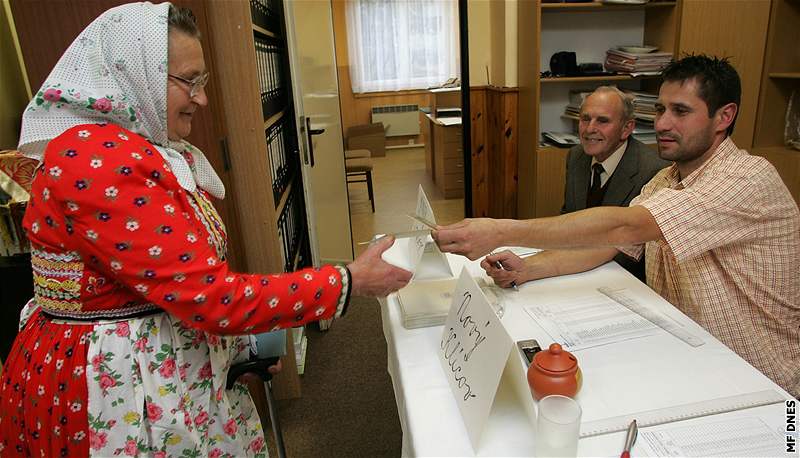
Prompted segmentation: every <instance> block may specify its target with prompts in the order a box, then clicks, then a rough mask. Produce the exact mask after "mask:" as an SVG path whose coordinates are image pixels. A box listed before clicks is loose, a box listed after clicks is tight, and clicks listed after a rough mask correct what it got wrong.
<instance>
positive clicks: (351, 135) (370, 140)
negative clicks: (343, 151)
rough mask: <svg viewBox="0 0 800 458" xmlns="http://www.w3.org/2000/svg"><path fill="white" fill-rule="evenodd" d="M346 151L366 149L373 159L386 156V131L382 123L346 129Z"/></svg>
mask: <svg viewBox="0 0 800 458" xmlns="http://www.w3.org/2000/svg"><path fill="white" fill-rule="evenodd" d="M347 149H348V150H354V149H368V150H369V151H370V153H372V156H373V157H376V156H378V157H382V156H386V131H385V130H384V128H383V123H380V122H378V123H375V124H363V125H359V126H352V127H349V128H348V129H347Z"/></svg>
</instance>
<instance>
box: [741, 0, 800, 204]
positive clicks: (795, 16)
mask: <svg viewBox="0 0 800 458" xmlns="http://www.w3.org/2000/svg"><path fill="white" fill-rule="evenodd" d="M798 24H800V0H772V4H771V11H770V19H769V30H768V34H767V43H766V54H765V56H764V67H763V72H762V75H761V90H760V91H759V97H758V109H757V113H756V119H755V128H754V136H753V149H752V151H751V152H752V153H754V154H758V155H760V156H763V157H765V158H766V159H767V160H769V161H770V162H771V163H772V164H773V165H774V166H775V168H776V169H778V173H780V175H781V178H783V181H784V183H786V187H787V188H789V191H790V192H791V193H792V196H794V200H795V201H796V202H798V205H800V151H797V150H796V149H793V148H790V147H788V146H786V145H784V138H783V132H784V126H785V122H786V121H785V119H786V109H787V107H788V105H789V98H790V97H791V95H792V92H798V93H800V45H798V43H800V27H798ZM795 100H797V99H795ZM736 128H737V130H738V129H739V126H738V122H737V126H736Z"/></svg>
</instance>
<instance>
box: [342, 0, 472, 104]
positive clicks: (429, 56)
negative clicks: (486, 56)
mask: <svg viewBox="0 0 800 458" xmlns="http://www.w3.org/2000/svg"><path fill="white" fill-rule="evenodd" d="M347 3H348V4H347V44H348V49H349V51H350V58H349V60H350V80H351V82H352V85H353V92H355V93H359V92H378V91H398V90H403V89H426V88H429V87H433V86H440V85H441V84H442V83H444V82H446V81H447V80H448V79H450V78H455V77H458V76H459V74H460V71H459V64H458V62H459V59H458V53H459V51H458V4H457V2H456V0H426V1H420V0H349V1H348V2H347Z"/></svg>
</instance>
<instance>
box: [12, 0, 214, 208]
mask: <svg viewBox="0 0 800 458" xmlns="http://www.w3.org/2000/svg"><path fill="white" fill-rule="evenodd" d="M169 6H170V4H169V3H160V4H157V5H154V4H152V3H149V2H144V3H130V4H127V5H121V6H118V7H115V8H111V9H109V10H108V11H106V12H105V13H103V14H101V15H100V16H99V17H98V18H97V19H95V20H94V21H93V22H92V23H91V24H89V25H88V26H87V27H86V29H84V30H83V32H81V34H80V35H78V37H77V38H76V39H75V41H73V42H72V44H71V45H70V46H69V48H67V50H66V52H64V55H63V56H61V59H59V61H58V63H57V64H56V66H55V67H54V68H53V71H52V72H50V75H49V76H48V77H47V79H46V80H45V82H44V84H43V85H42V87H41V89H39V91H38V92H37V93H36V95H35V96H34V97H33V100H31V101H30V103H29V104H28V107H27V108H26V110H25V113H24V114H23V115H22V132H21V134H20V143H19V150H20V151H22V152H23V154H25V155H26V156H28V157H33V158H36V159H39V160H41V158H42V156H43V154H44V149H45V147H46V146H47V142H49V141H50V140H52V139H53V138H55V137H57V136H59V135H60V134H61V133H63V132H64V131H65V130H67V129H69V128H71V127H73V126H76V125H79V124H87V123H97V122H109V123H114V124H117V125H119V126H122V127H124V128H126V129H128V130H131V131H133V132H136V133H138V134H140V135H142V136H143V137H145V138H147V139H148V140H150V142H151V143H153V144H154V145H155V146H156V147H157V148H158V150H159V152H160V153H161V155H162V156H163V157H164V159H165V160H166V161H167V162H169V163H170V166H171V168H172V171H173V172H174V173H175V175H176V176H177V178H178V182H179V183H180V184H181V186H182V187H183V188H184V189H186V190H188V191H194V190H195V189H196V186H200V187H201V188H203V189H205V190H206V191H208V192H209V193H211V195H213V196H215V197H217V198H219V199H222V198H224V197H225V187H224V186H223V184H222V181H221V180H220V179H219V176H217V174H216V172H214V169H213V168H212V167H211V164H210V163H209V162H208V160H207V159H206V157H205V156H204V155H203V153H202V152H200V150H198V149H197V148H195V147H193V146H191V145H189V144H188V143H187V142H185V141H180V142H175V141H170V140H169V138H168V136H167V68H168V65H167V56H168V36H169V31H168V25H167V18H168V14H169ZM181 152H185V153H187V154H190V155H191V156H192V159H193V160H192V161H190V162H192V164H191V166H190V164H189V162H187V160H186V159H185V158H184V157H183V155H182V154H181Z"/></svg>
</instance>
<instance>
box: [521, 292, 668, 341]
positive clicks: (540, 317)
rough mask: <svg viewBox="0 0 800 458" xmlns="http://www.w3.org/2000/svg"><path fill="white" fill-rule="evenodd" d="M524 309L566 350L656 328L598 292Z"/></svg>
mask: <svg viewBox="0 0 800 458" xmlns="http://www.w3.org/2000/svg"><path fill="white" fill-rule="evenodd" d="M525 311H526V312H527V313H528V315H530V316H531V317H532V318H533V319H534V320H536V322H538V323H539V325H541V326H542V327H543V328H544V330H545V331H547V333H548V334H550V337H552V338H553V340H554V341H556V342H558V343H560V344H561V345H562V346H563V347H564V348H565V349H567V350H570V351H572V350H582V349H584V348H590V347H597V346H600V345H608V344H611V343H615V342H621V341H623V340H628V339H637V338H640V337H645V336H649V335H653V334H655V333H656V332H658V331H659V328H658V327H657V326H656V325H654V324H653V323H651V322H649V321H648V320H646V319H644V318H642V317H641V316H639V315H638V314H636V313H634V312H632V311H630V310H628V309H627V308H626V307H624V306H622V305H620V304H618V303H617V302H615V301H613V300H611V299H610V298H608V297H606V296H603V295H601V294H599V293H597V294H593V295H590V296H582V297H578V298H574V299H570V300H568V301H560V302H548V303H546V304H535V305H528V306H526V307H525Z"/></svg>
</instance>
